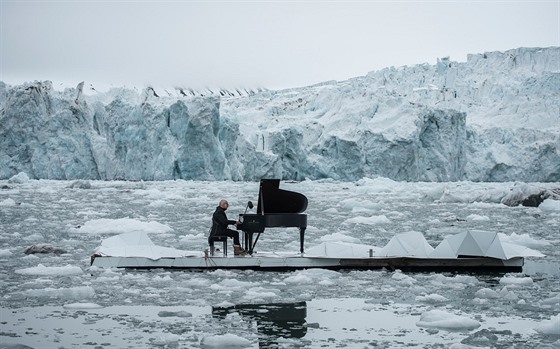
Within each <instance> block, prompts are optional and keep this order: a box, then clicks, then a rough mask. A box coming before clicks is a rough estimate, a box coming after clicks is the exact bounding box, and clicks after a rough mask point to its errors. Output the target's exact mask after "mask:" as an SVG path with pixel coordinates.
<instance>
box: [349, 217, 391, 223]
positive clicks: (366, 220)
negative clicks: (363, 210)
mask: <svg viewBox="0 0 560 349" xmlns="http://www.w3.org/2000/svg"><path fill="white" fill-rule="evenodd" d="M344 223H354V224H386V223H391V221H390V220H389V218H387V216H385V215H380V216H371V217H364V216H357V217H353V218H350V219H347V220H346V221H344Z"/></svg>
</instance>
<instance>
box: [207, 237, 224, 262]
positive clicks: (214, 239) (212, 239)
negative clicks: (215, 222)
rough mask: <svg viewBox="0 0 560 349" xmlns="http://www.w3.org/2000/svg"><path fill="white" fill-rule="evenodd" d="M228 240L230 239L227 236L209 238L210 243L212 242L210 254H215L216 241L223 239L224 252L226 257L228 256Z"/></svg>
mask: <svg viewBox="0 0 560 349" xmlns="http://www.w3.org/2000/svg"><path fill="white" fill-rule="evenodd" d="M227 240H228V237H227V236H215V237H212V238H210V239H208V243H209V244H210V256H214V242H216V241H221V242H223V243H224V247H223V251H224V252H223V253H224V257H226V256H227V248H228V246H227Z"/></svg>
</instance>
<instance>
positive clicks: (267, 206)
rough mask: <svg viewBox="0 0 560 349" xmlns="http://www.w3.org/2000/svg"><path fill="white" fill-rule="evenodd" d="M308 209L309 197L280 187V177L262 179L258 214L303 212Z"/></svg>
mask: <svg viewBox="0 0 560 349" xmlns="http://www.w3.org/2000/svg"><path fill="white" fill-rule="evenodd" d="M306 209H307V197H306V196H305V195H303V194H300V193H297V192H295V191H289V190H283V189H280V180H279V179H261V184H260V188H259V201H258V204H257V213H258V214H274V213H302V212H303V211H305V210H306Z"/></svg>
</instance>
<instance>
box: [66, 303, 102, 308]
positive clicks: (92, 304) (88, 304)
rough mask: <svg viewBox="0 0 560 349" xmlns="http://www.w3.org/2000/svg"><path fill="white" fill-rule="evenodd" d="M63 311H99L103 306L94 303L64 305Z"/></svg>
mask: <svg viewBox="0 0 560 349" xmlns="http://www.w3.org/2000/svg"><path fill="white" fill-rule="evenodd" d="M63 308H64V309H101V308H103V306H101V305H99V304H95V303H70V304H64V305H63Z"/></svg>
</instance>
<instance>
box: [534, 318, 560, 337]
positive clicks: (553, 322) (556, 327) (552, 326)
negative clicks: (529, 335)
mask: <svg viewBox="0 0 560 349" xmlns="http://www.w3.org/2000/svg"><path fill="white" fill-rule="evenodd" d="M535 331H537V332H538V333H540V334H544V335H550V336H556V337H558V336H560V314H558V315H556V316H553V317H552V318H551V319H550V320H546V321H543V322H541V324H540V325H539V326H537V327H535Z"/></svg>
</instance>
